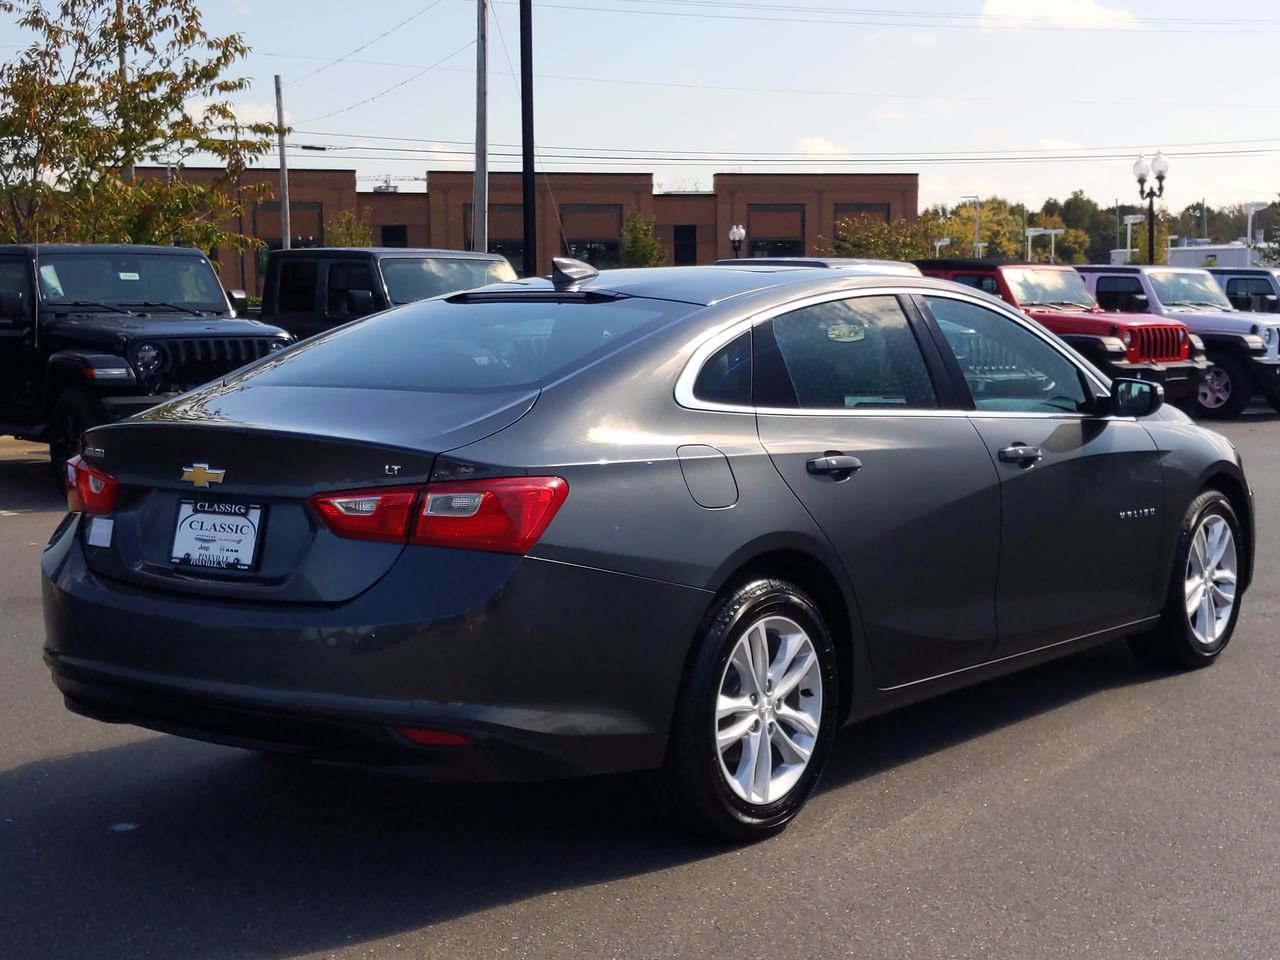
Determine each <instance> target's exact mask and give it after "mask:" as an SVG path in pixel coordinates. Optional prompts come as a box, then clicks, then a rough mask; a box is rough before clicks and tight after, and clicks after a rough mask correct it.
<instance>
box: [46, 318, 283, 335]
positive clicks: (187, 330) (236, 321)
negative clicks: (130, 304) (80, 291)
mask: <svg viewBox="0 0 1280 960" xmlns="http://www.w3.org/2000/svg"><path fill="white" fill-rule="evenodd" d="M44 327H45V329H46V330H48V331H51V332H60V333H64V334H66V335H69V336H74V335H76V334H77V333H78V332H80V331H86V332H88V331H92V332H93V333H95V334H97V335H98V336H102V335H103V334H106V335H109V336H113V337H116V338H119V339H122V340H137V339H140V338H142V337H146V338H148V339H152V338H159V339H164V338H171V337H273V336H285V333H284V331H283V330H281V329H280V328H279V327H273V326H272V325H271V324H269V323H262V322H260V321H258V320H245V319H242V318H239V317H198V316H194V315H184V314H176V313H167V314H159V315H157V316H154V317H137V316H134V317H126V316H124V315H123V314H101V313H99V314H93V315H90V316H75V317H57V318H55V319H52V320H46V321H45V322H44Z"/></svg>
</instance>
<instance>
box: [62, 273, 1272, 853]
mask: <svg viewBox="0 0 1280 960" xmlns="http://www.w3.org/2000/svg"><path fill="white" fill-rule="evenodd" d="M67 478H68V488H69V489H68V499H69V501H70V512H69V514H68V516H67V518H66V519H65V520H64V522H63V523H62V524H61V525H60V526H59V528H58V530H57V531H56V532H55V534H54V536H53V538H52V540H51V542H50V544H49V546H48V548H47V549H46V550H45V552H44V556H43V562H42V567H43V573H44V603H45V618H46V623H47V627H48V640H47V645H46V647H45V657H46V659H47V661H48V663H49V665H50V668H51V669H52V672H53V679H54V682H55V683H56V684H57V686H58V688H59V689H60V690H61V691H62V693H63V694H64V695H65V698H66V702H67V704H68V706H69V707H70V708H71V709H72V710H74V711H76V712H78V713H82V714H85V715H88V716H92V717H96V718H99V719H101V720H105V721H110V722H126V723H135V724H140V725H143V726H147V727H151V728H154V729H158V730H166V731H171V732H175V733H179V734H182V735H185V736H190V737H196V738H200V739H206V740H212V741H216V742H222V743H229V744H235V745H239V746H246V747H251V748H255V749H264V750H281V751H293V752H297V753H300V754H304V755H308V756H314V757H322V758H326V759H329V760H337V761H340V762H347V763H363V764H385V765H388V766H396V767H404V766H406V765H412V766H416V767H418V768H420V769H421V770H423V771H425V772H426V773H427V774H429V775H432V776H436V777H441V778H444V777H460V778H469V779H471V778H498V779H531V778H549V777H557V776H573V775H581V774H593V773H606V772H617V771H645V772H646V773H645V776H646V777H647V778H648V779H649V780H650V782H651V783H652V784H653V786H654V789H655V791H656V794H657V796H658V798H659V799H660V800H661V802H662V803H663V804H664V805H665V806H666V807H667V808H668V809H669V810H670V811H671V812H672V813H673V814H674V815H675V816H677V817H678V818H680V819H682V820H684V821H685V822H687V823H689V824H692V825H694V826H695V827H696V828H698V829H699V830H701V831H704V832H711V833H715V834H718V835H721V836H728V837H733V838H747V839H749V838H756V837H760V836H765V835H768V834H769V833H771V832H774V831H777V830H780V829H782V828H783V827H784V826H785V825H786V824H787V823H788V822H789V821H790V820H791V819H792V818H793V817H794V816H795V815H796V813H797V812H798V811H799V810H800V808H801V806H802V805H803V804H804V802H805V800H806V798H807V797H808V796H809V795H810V793H811V792H812V790H813V788H814V785H815V783H816V782H817V780H818V777H819V775H820V773H821V771H822V767H823V764H824V762H825V760H826V758H827V754H828V752H829V750H830V749H831V743H832V735H833V733H834V732H835V730H836V729H837V728H838V727H840V726H842V725H844V724H847V723H851V722H853V721H856V720H858V719H860V718H863V717H867V716H869V715H871V714H875V713H879V712H882V711H885V710H889V709H891V708H893V707H897V706H900V705H902V704H905V703H909V702H911V701H914V700H918V699H921V698H923V697H927V696H930V695H933V694H936V693H940V692H942V691H945V690H949V689H953V688H955V687H958V686H961V685H965V684H970V683H975V682H977V681H980V680H982V679H985V678H988V677H992V676H995V675H998V674H1002V673H1006V672H1009V671H1012V670H1017V669H1020V668H1022V667H1025V666H1029V665H1031V664H1035V663H1039V662H1042V661H1045V660H1047V659H1050V658H1053V657H1058V656H1062V655H1064V654H1067V653H1070V652H1072V651H1075V650H1079V649H1081V648H1083V647H1086V646H1089V645H1091V644H1097V643H1102V642H1105V641H1108V640H1111V639H1114V638H1121V637H1126V638H1128V639H1129V642H1130V643H1131V644H1132V645H1133V647H1134V649H1135V650H1136V651H1137V652H1138V654H1139V655H1141V656H1142V657H1144V658H1146V659H1149V660H1152V661H1155V662H1159V663H1164V664H1175V665H1178V666H1183V667H1198V666H1204V665H1207V664H1210V663H1212V662H1213V661H1214V660H1215V659H1216V658H1217V657H1218V656H1219V655H1220V654H1221V652H1222V650H1223V649H1224V648H1225V647H1226V645H1227V642H1228V641H1229V640H1230V637H1231V634H1232V630H1233V628H1234V626H1235V623H1236V619H1237V617H1238V615H1239V610H1240V601H1241V599H1242V596H1243V593H1244V591H1245V589H1246V587H1247V586H1248V583H1249V578H1250V575H1251V572H1252V565H1253V564H1252V558H1253V506H1252V496H1251V493H1250V490H1249V486H1248V483H1247V481H1246V479H1245V476H1244V473H1243V470H1242V468H1241V464H1240V460H1239V458H1238V456H1237V455H1236V452H1235V450H1234V448H1233V447H1232V446H1231V445H1230V444H1229V443H1228V442H1227V441H1226V440H1224V439H1223V438H1221V437H1219V436H1217V435H1216V434H1213V433H1211V432H1208V431H1206V430H1202V429H1200V428H1199V427H1197V426H1195V425H1194V424H1193V423H1192V422H1191V421H1190V420H1188V418H1187V417H1186V416H1184V415H1183V414H1182V413H1180V412H1178V411H1176V410H1173V409H1170V408H1167V407H1163V406H1162V405H1161V395H1160V388H1159V387H1158V386H1156V385H1154V384H1150V383H1143V382H1140V381H1124V380H1120V381H1115V382H1114V383H1109V382H1108V381H1107V380H1106V379H1105V378H1104V377H1102V375H1101V374H1099V373H1098V372H1097V371H1096V370H1094V369H1093V368H1092V367H1090V366H1089V365H1088V364H1087V363H1086V362H1084V361H1083V360H1082V359H1081V358H1080V357H1079V356H1077V355H1076V354H1075V353H1073V352H1072V351H1071V350H1070V349H1069V348H1067V347H1066V346H1065V345H1064V344H1063V343H1062V342H1061V341H1059V340H1057V339H1056V338H1055V337H1054V336H1053V335H1052V334H1049V333H1048V332H1046V331H1045V330H1044V329H1043V328H1041V327H1040V326H1038V325H1037V324H1035V323H1034V322H1033V321H1030V320H1028V319H1027V318H1026V317H1025V316H1023V315H1022V314H1020V313H1018V312H1017V311H1014V310H1012V309H1010V308H1008V307H1007V306H1005V305H1004V304H1002V303H1001V302H1000V301H997V300H994V299H992V298H989V297H986V296H985V295H983V294H981V293H978V292H976V291H974V290H971V289H968V288H963V287H959V286H956V285H953V284H949V283H946V282H943V281H936V280H929V279H923V278H918V277H911V276H906V275H902V274H900V273H899V274H892V273H884V272H882V271H879V270H877V268H876V267H875V266H874V265H868V266H867V267H866V268H865V270H840V271H833V270H829V269H814V268H805V267H790V266H781V265H777V266H767V267H753V266H749V265H725V266H716V267H706V268H694V267H689V268H671V269H654V270H638V271H615V272H610V273H606V274H599V275H598V274H596V272H595V271H594V270H592V269H591V268H589V267H586V266H585V265H582V264H577V263H575V262H573V261H563V262H558V264H557V269H556V273H555V275H554V277H553V278H552V279H550V280H528V281H522V282H517V283H509V284H501V285H497V286H492V287H487V288H482V289H480V290H476V291H470V292H467V293H461V294H457V295H454V296H451V297H448V298H446V299H438V300H433V301H427V302H422V303H416V304H412V305H408V306H405V307H401V308H398V309H394V310H391V311H388V312H387V313H384V314H380V315H378V316H375V317H372V318H370V319H367V320H365V321H362V322H359V323H355V324H351V325H349V326H346V327H342V328H339V329H337V330H334V331H332V332H330V333H327V334H324V335H322V336H320V337H316V338H313V339H312V340H310V341H307V342H305V343H303V344H301V345H299V346H298V347H296V348H294V349H292V350H290V351H287V352H285V353H283V354H279V355H274V356H272V357H270V358H267V359H265V360H263V361H261V362H259V363H258V364H256V365H254V366H252V367H248V368H246V369H244V370H243V371H241V372H239V373H238V374H234V375H231V376H230V377H228V378H227V379H225V380H222V381H219V382H216V383H214V384H211V385H209V386H207V387H205V388H202V389H201V390H198V391H196V392H194V393H191V394H188V395H186V396H184V397H181V398H179V399H177V400H175V401H173V402H171V403H169V404H168V405H166V406H163V407H159V408H157V409H155V410H152V411H150V412H148V413H146V414H143V415H142V416H140V417H137V418H135V419H133V420H131V421H127V422H123V423H119V424H113V425H110V426H104V427H100V428H97V429H94V430H92V431H90V432H89V433H88V434H87V435H86V438H85V441H84V446H83V450H82V453H81V455H80V456H79V457H77V458H75V459H73V460H72V461H71V462H70V463H69V464H68V466H67Z"/></svg>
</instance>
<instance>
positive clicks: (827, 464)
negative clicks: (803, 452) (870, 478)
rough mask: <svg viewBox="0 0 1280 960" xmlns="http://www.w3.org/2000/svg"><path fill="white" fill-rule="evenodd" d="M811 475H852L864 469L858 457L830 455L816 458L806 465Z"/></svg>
mask: <svg viewBox="0 0 1280 960" xmlns="http://www.w3.org/2000/svg"><path fill="white" fill-rule="evenodd" d="M805 468H806V469H807V470H808V471H809V472H810V473H843V474H846V475H847V474H850V473H853V472H854V471H855V470H861V469H862V461H861V460H859V459H858V458H857V457H846V456H845V455H844V454H842V453H840V454H832V453H829V454H827V455H826V456H822V457H814V458H813V459H812V460H810V461H808V462H807V463H806V464H805Z"/></svg>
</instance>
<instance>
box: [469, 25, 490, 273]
mask: <svg viewBox="0 0 1280 960" xmlns="http://www.w3.org/2000/svg"><path fill="white" fill-rule="evenodd" d="M476 15H477V20H476V176H475V185H474V193H473V194H472V200H471V249H472V250H478V251H479V252H480V253H488V252H489V118H488V110H489V0H476Z"/></svg>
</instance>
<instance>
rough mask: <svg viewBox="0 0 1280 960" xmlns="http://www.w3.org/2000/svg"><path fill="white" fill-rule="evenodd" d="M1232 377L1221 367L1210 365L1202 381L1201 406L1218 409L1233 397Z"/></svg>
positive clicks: (1200, 391)
mask: <svg viewBox="0 0 1280 960" xmlns="http://www.w3.org/2000/svg"><path fill="white" fill-rule="evenodd" d="M1231 388H1232V383H1231V377H1230V375H1229V374H1228V373H1227V371H1225V370H1223V369H1222V368H1221V367H1216V366H1215V367H1210V368H1209V369H1208V370H1206V371H1205V373H1204V379H1203V380H1201V381H1200V390H1199V399H1200V406H1202V407H1204V408H1205V409H1207V410H1217V409H1218V408H1219V407H1221V406H1223V405H1224V404H1226V403H1227V401H1228V400H1230V399H1231Z"/></svg>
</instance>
